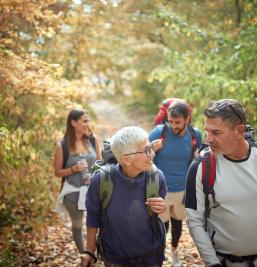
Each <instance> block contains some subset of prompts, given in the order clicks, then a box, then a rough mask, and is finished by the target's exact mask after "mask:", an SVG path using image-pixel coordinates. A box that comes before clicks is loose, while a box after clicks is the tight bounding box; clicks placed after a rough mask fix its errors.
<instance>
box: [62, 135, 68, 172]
mask: <svg viewBox="0 0 257 267" xmlns="http://www.w3.org/2000/svg"><path fill="white" fill-rule="evenodd" d="M61 146H62V152H63V164H62V165H63V167H65V166H66V163H67V160H68V157H69V148H68V144H67V140H66V139H65V137H63V139H62V140H61Z"/></svg>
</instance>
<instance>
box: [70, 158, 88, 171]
mask: <svg viewBox="0 0 257 267" xmlns="http://www.w3.org/2000/svg"><path fill="white" fill-rule="evenodd" d="M72 169H73V170H74V171H75V172H82V171H85V170H87V169H88V164H87V161H86V160H85V159H82V160H79V161H78V162H77V164H76V165H74V166H73V167H72Z"/></svg>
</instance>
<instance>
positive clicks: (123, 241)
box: [82, 126, 167, 267]
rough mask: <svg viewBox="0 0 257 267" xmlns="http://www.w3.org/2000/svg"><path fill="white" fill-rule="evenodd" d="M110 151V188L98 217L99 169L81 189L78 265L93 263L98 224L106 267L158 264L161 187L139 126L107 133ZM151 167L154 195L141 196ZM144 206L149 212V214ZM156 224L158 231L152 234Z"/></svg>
mask: <svg viewBox="0 0 257 267" xmlns="http://www.w3.org/2000/svg"><path fill="white" fill-rule="evenodd" d="M111 149H112V152H113V154H114V156H115V158H116V159H117V161H118V164H117V165H115V166H114V172H113V175H112V179H113V192H112V196H111V200H110V202H109V205H108V207H107V209H106V210H105V211H104V216H103V217H102V215H103V213H102V205H101V200H100V193H99V184H100V174H99V172H96V173H95V174H94V175H93V177H92V180H91V183H90V186H89V189H88V192H87V199H86V208H87V221H86V225H87V245H86V251H85V252H84V253H85V254H84V255H83V256H82V267H86V266H87V264H88V263H89V264H90V266H93V264H94V257H95V256H94V253H95V250H96V235H97V231H98V229H99V228H100V236H99V238H100V245H101V246H100V251H99V252H100V254H101V256H102V258H103V260H104V264H105V266H106V267H123V266H124V267H128V266H129V267H159V266H161V265H162V262H163V260H164V241H165V240H164V232H165V229H164V227H162V223H161V222H160V221H159V218H158V216H157V214H161V213H164V212H165V211H166V204H165V201H164V198H165V195H166V191H167V188H166V184H165V179H164V176H163V173H162V172H161V171H160V170H158V169H157V168H156V167H155V166H154V165H153V157H154V152H153V150H152V146H151V144H150V142H149V140H148V134H147V132H146V131H145V130H143V129H141V128H139V127H134V126H130V127H125V128H122V129H121V130H119V131H118V132H117V133H116V134H115V135H114V136H113V137H112V139H111ZM153 167H155V169H156V170H155V171H156V172H157V174H158V177H159V183H158V185H159V186H158V196H157V197H153V198H152V197H151V198H148V199H146V182H147V180H148V179H149V171H151V170H152V169H153ZM147 207H150V209H151V210H152V211H153V213H154V214H153V215H152V216H151V217H150V215H149V213H148V210H147ZM153 220H154V221H153ZM154 222H157V224H153V223H154ZM157 225H158V229H160V230H161V231H158V233H157V232H156V227H157ZM154 226H155V227H154Z"/></svg>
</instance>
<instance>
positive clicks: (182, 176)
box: [149, 124, 202, 192]
mask: <svg viewBox="0 0 257 267" xmlns="http://www.w3.org/2000/svg"><path fill="white" fill-rule="evenodd" d="M163 127H164V125H163V124H161V125H157V126H156V127H155V128H154V129H153V130H152V131H151V133H150V134H149V140H150V141H153V140H156V139H159V138H160V136H161V132H162V129H163ZM194 129H195V133H196V139H197V148H199V147H200V146H201V144H202V136H201V132H200V131H199V130H198V129H196V128H194ZM191 138H192V137H191V134H190V131H189V130H188V129H186V134H185V135H184V136H178V135H175V134H174V133H173V132H172V128H171V127H169V128H168V131H167V137H166V140H165V143H164V146H163V148H162V149H160V150H159V151H158V152H157V153H156V155H155V158H154V163H155V165H156V166H157V167H158V168H159V169H160V170H162V171H163V174H164V176H165V179H166V184H167V187H168V191H169V192H181V191H184V190H185V182H186V174H187V170H188V168H189V166H190V163H191V156H192V146H191Z"/></svg>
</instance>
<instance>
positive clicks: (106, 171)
mask: <svg viewBox="0 0 257 267" xmlns="http://www.w3.org/2000/svg"><path fill="white" fill-rule="evenodd" d="M114 166H115V165H114V164H107V165H104V166H101V167H100V168H99V172H100V201H101V203H102V211H103V212H105V211H106V209H107V207H108V205H109V203H110V201H111V197H112V191H113V179H112V177H113V176H114V175H113V173H114ZM147 178H148V179H147V183H146V199H147V198H151V197H158V196H159V189H160V185H159V179H160V178H159V173H158V170H157V168H156V166H155V165H154V168H153V170H151V171H149V172H147ZM147 210H148V213H149V215H150V216H152V215H153V211H152V209H151V208H150V207H149V206H147Z"/></svg>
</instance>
